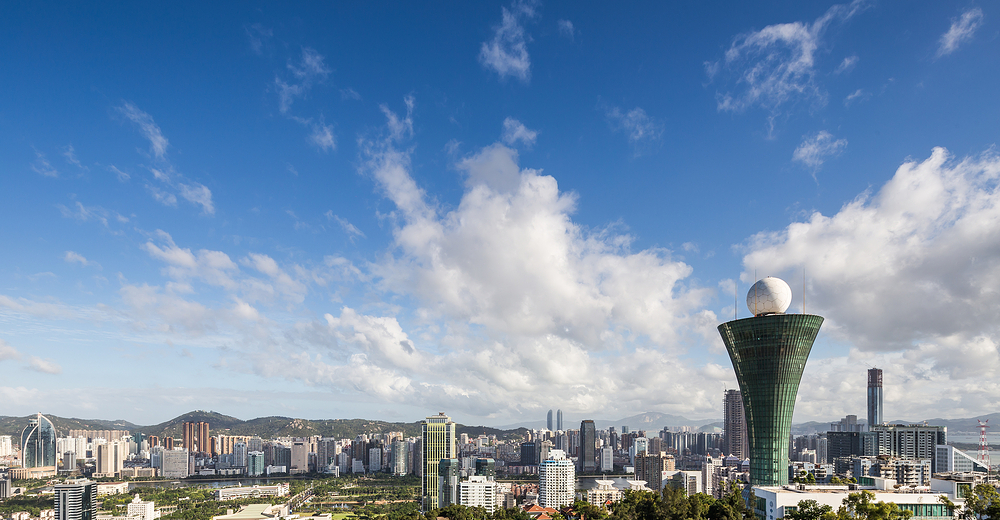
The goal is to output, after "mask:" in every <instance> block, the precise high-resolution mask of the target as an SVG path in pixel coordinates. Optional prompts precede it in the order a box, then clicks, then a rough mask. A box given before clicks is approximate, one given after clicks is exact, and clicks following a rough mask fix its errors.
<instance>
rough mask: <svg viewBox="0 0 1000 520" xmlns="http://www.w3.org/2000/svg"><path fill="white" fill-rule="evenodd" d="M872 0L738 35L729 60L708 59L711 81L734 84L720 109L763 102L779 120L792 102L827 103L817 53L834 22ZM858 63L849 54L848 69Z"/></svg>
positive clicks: (856, 0) (720, 100) (720, 96)
mask: <svg viewBox="0 0 1000 520" xmlns="http://www.w3.org/2000/svg"><path fill="white" fill-rule="evenodd" d="M868 5H869V3H868V2H867V0H854V1H853V2H851V3H850V4H838V5H834V6H832V7H830V9H828V10H827V11H826V13H824V14H823V16H820V17H819V18H817V19H816V20H814V21H813V22H812V23H806V22H791V23H783V24H775V25H769V26H767V27H764V28H763V29H761V30H759V31H752V32H749V33H745V34H741V35H739V36H737V37H736V38H734V39H733V43H732V44H731V45H730V47H729V49H728V50H727V51H726V54H725V57H724V59H722V60H720V61H716V62H709V63H706V64H705V69H706V72H707V73H708V76H709V79H710V80H715V79H716V78H722V79H724V80H725V81H726V82H727V83H729V88H730V90H727V91H723V92H719V93H718V94H717V96H716V102H717V108H718V110H719V111H720V112H737V113H739V112H743V111H745V110H746V109H748V108H751V107H760V108H763V109H764V110H766V111H768V112H770V113H771V116H770V121H771V124H772V125H773V121H774V117H775V116H776V115H777V114H778V113H779V112H780V111H781V110H783V109H784V107H785V106H786V105H789V104H793V103H795V102H798V101H802V102H806V103H809V104H811V105H813V106H822V105H824V104H825V103H826V97H827V96H826V92H825V91H824V90H823V89H822V88H821V87H820V85H819V84H818V82H817V81H816V75H817V72H816V52H817V50H818V49H819V48H820V45H821V43H822V41H823V35H824V33H825V32H826V30H827V29H828V28H829V27H830V26H831V25H832V24H834V23H842V22H844V21H846V20H849V19H850V18H852V17H853V16H855V15H856V14H857V13H859V12H861V11H863V10H864V9H866V8H867V7H868ZM853 63H854V61H852V60H851V58H847V60H845V61H844V62H842V63H841V66H845V65H846V67H845V68H844V70H847V68H849V67H850V66H851V65H853ZM723 74H725V75H724V76H723ZM772 128H773V126H772Z"/></svg>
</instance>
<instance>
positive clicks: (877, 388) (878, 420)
mask: <svg viewBox="0 0 1000 520" xmlns="http://www.w3.org/2000/svg"><path fill="white" fill-rule="evenodd" d="M884 420H885V419H884V418H883V417H882V369H881V368H870V369H868V429H869V430H871V429H872V427H873V426H875V425H877V424H882V421H884Z"/></svg>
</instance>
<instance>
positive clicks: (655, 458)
mask: <svg viewBox="0 0 1000 520" xmlns="http://www.w3.org/2000/svg"><path fill="white" fill-rule="evenodd" d="M674 469H675V468H674V458H673V457H671V456H669V455H667V454H666V453H662V452H661V453H643V454H641V455H636V456H635V479H636V480H642V481H645V482H646V485H647V486H648V487H649V489H652V490H653V491H660V490H661V489H663V472H664V471H674Z"/></svg>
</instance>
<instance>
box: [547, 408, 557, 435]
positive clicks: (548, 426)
mask: <svg viewBox="0 0 1000 520" xmlns="http://www.w3.org/2000/svg"><path fill="white" fill-rule="evenodd" d="M553 426H555V425H554V424H552V410H549V413H548V415H546V416H545V427H546V428H547V429H548V430H549V431H553V430H552V427H553Z"/></svg>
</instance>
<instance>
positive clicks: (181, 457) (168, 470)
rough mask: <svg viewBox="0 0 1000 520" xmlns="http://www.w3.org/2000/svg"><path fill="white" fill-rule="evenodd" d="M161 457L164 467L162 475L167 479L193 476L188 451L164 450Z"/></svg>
mask: <svg viewBox="0 0 1000 520" xmlns="http://www.w3.org/2000/svg"><path fill="white" fill-rule="evenodd" d="M160 456H161V459H160V460H161V462H160V464H161V465H162V467H161V469H162V471H161V472H160V474H161V475H163V476H164V477H165V478H186V477H187V476H188V475H190V474H191V471H190V470H191V465H190V460H189V455H188V451H187V450H184V449H181V450H164V451H163V453H162V454H161V455H160Z"/></svg>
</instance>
